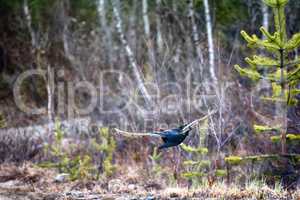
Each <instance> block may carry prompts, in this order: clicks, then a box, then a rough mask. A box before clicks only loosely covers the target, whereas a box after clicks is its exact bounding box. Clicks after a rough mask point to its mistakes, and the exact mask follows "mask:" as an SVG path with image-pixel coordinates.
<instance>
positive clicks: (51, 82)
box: [23, 0, 54, 133]
mask: <svg viewBox="0 0 300 200" xmlns="http://www.w3.org/2000/svg"><path fill="white" fill-rule="evenodd" d="M23 10H24V14H25V19H26V24H27V27H28V30H29V32H30V36H31V45H32V48H33V53H34V59H35V62H36V65H37V68H39V69H41V67H42V64H43V62H42V58H41V51H40V44H39V42H38V40H37V37H36V36H37V34H36V32H35V31H34V30H33V28H32V18H31V13H30V10H29V7H28V2H27V0H24V4H23ZM44 78H45V80H46V82H47V83H46V88H47V97H48V103H47V114H48V132H49V133H50V131H51V124H52V123H53V115H54V113H53V112H54V110H53V92H54V87H53V86H54V77H53V76H52V73H51V67H50V65H47V75H46V76H45V77H44ZM34 84H35V83H34ZM34 86H35V88H37V86H36V85H34Z"/></svg>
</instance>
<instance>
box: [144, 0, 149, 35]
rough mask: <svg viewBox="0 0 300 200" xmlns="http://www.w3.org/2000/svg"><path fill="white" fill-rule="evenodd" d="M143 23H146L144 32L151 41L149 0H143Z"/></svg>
mask: <svg viewBox="0 0 300 200" xmlns="http://www.w3.org/2000/svg"><path fill="white" fill-rule="evenodd" d="M143 21H144V32H145V34H146V38H147V40H149V39H150V24H149V16H148V2H147V0H143Z"/></svg>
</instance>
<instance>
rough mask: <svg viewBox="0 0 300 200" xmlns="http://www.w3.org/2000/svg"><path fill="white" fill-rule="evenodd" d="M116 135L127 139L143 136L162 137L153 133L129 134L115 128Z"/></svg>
mask: <svg viewBox="0 0 300 200" xmlns="http://www.w3.org/2000/svg"><path fill="white" fill-rule="evenodd" d="M115 133H116V134H121V135H123V136H126V137H142V136H152V137H161V136H160V135H159V132H153V133H135V132H128V131H122V130H120V129H117V128H115Z"/></svg>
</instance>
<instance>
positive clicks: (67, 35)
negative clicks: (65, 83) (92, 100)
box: [61, 2, 87, 81]
mask: <svg viewBox="0 0 300 200" xmlns="http://www.w3.org/2000/svg"><path fill="white" fill-rule="evenodd" d="M62 4H63V2H62ZM61 9H62V12H64V20H65V21H64V23H63V24H64V27H63V32H62V42H63V48H64V53H65V56H66V58H67V59H68V60H69V61H70V64H71V67H72V68H73V69H74V70H75V71H76V72H77V73H78V75H79V77H80V79H81V80H84V81H86V80H87V79H86V76H85V73H84V70H83V66H82V65H81V63H80V62H79V61H78V59H77V58H76V57H75V56H74V55H73V53H72V49H71V48H70V45H69V38H70V33H69V28H68V24H69V19H68V16H66V14H65V8H64V7H62V8H61Z"/></svg>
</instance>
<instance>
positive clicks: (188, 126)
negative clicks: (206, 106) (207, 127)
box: [182, 110, 217, 133]
mask: <svg viewBox="0 0 300 200" xmlns="http://www.w3.org/2000/svg"><path fill="white" fill-rule="evenodd" d="M216 112H217V110H214V111H212V112H209V113H208V114H207V115H205V116H204V117H202V118H200V119H196V120H194V121H192V122H191V123H189V124H187V125H185V126H184V128H183V129H182V133H185V132H186V131H188V130H190V129H191V128H193V127H194V126H195V125H196V124H198V123H199V122H200V121H203V120H206V119H207V118H208V117H209V116H210V115H212V114H214V113H216Z"/></svg>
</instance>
